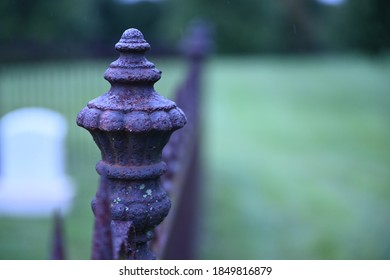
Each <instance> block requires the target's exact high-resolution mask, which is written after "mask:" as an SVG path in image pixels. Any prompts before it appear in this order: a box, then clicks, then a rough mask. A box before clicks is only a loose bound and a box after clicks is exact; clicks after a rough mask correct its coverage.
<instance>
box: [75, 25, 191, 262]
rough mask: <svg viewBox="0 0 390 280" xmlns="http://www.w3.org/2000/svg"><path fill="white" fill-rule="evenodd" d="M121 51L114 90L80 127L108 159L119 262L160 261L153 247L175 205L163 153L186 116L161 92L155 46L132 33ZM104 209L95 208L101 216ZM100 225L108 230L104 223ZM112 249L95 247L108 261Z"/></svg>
mask: <svg viewBox="0 0 390 280" xmlns="http://www.w3.org/2000/svg"><path fill="white" fill-rule="evenodd" d="M115 48H116V50H117V51H119V53H120V57H119V58H118V59H117V60H116V61H114V62H112V63H111V64H110V67H109V68H108V69H107V71H106V73H105V75H104V78H105V79H106V80H107V81H109V82H110V84H111V89H110V90H109V91H108V92H107V93H105V94H103V95H102V96H100V97H98V98H96V99H94V100H92V101H90V102H89V103H88V105H87V107H85V108H84V109H82V110H81V111H80V113H79V114H78V116H77V124H78V125H79V126H81V127H84V128H85V129H87V130H88V131H89V132H90V133H91V134H92V136H93V139H94V141H95V142H96V144H97V146H98V147H99V149H100V151H101V154H102V160H101V161H100V162H99V163H98V164H97V166H96V170H97V172H98V173H99V174H100V176H101V183H100V184H101V186H100V189H103V190H104V189H105V187H107V191H106V192H108V197H109V202H110V203H109V204H110V205H109V206H110V210H111V214H110V216H111V222H110V225H111V233H112V240H113V244H112V245H113V257H114V258H115V259H154V258H155V255H154V253H152V252H151V250H150V249H149V248H148V245H147V243H148V241H149V240H151V239H152V237H153V229H154V228H155V227H156V226H157V225H158V224H160V223H161V221H162V220H163V219H164V218H165V217H166V216H167V214H168V211H169V209H170V205H171V202H170V200H169V198H168V197H167V195H166V193H165V191H164V190H163V188H161V185H160V176H161V175H162V174H163V173H164V172H165V171H166V165H165V163H164V162H162V160H161V153H162V149H163V147H164V146H165V144H166V143H167V142H168V140H169V137H170V135H171V134H172V132H173V131H175V130H176V129H179V128H181V127H183V126H184V124H185V123H186V117H185V115H184V113H183V112H182V111H181V110H180V109H179V108H178V107H177V106H176V104H175V103H174V102H172V101H170V100H168V99H166V98H164V97H162V96H160V95H158V93H156V92H155V90H154V88H153V85H154V83H155V82H157V81H158V80H159V79H160V77H161V72H160V71H159V70H157V69H156V68H155V66H154V65H153V63H151V62H149V61H148V60H147V59H146V58H145V56H144V53H145V52H146V51H147V50H149V49H150V45H149V44H148V43H147V42H146V41H145V40H144V37H143V35H142V33H141V32H140V31H138V30H137V29H128V30H126V31H125V32H124V33H123V35H122V38H121V39H120V41H119V42H118V43H117V44H116V45H115ZM99 196H101V197H103V198H104V194H103V195H99V194H97V197H99ZM100 205H101V204H100V203H98V202H97V203H96V204H95V206H94V208H95V209H94V213H95V215H96V214H97V212H99V211H98V209H96V208H97V207H100ZM96 222H98V221H96ZM100 224H102V227H103V228H104V222H103V223H102V222H101V221H100ZM98 230H99V229H98ZM106 241H107V240H106ZM99 242H101V241H99V240H97V241H96V240H95V241H94V244H95V245H94V246H96V244H97V243H99ZM100 245H101V244H100ZM106 247H107V245H105V246H100V248H99V246H97V247H96V248H94V250H97V251H99V250H101V252H100V253H97V254H96V256H100V257H102V258H105V257H104V256H105V255H107V254H109V253H106V254H105V253H104V250H106V249H107V248H106Z"/></svg>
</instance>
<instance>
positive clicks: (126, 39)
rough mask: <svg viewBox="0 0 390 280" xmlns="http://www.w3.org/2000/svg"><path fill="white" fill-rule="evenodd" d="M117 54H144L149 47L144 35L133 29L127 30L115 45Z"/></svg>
mask: <svg viewBox="0 0 390 280" xmlns="http://www.w3.org/2000/svg"><path fill="white" fill-rule="evenodd" d="M115 49H116V50H117V51H119V52H145V51H147V50H149V49H150V45H149V43H148V42H146V41H145V39H144V35H143V34H142V33H141V31H139V30H138V29H135V28H129V29H127V30H126V31H125V32H123V34H122V37H121V39H120V40H119V42H118V43H117V44H116V45H115Z"/></svg>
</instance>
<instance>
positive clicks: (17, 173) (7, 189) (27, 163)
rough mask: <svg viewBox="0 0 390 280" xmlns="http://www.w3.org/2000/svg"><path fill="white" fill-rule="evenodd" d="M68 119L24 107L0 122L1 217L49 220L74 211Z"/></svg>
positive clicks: (46, 110)
mask: <svg viewBox="0 0 390 280" xmlns="http://www.w3.org/2000/svg"><path fill="white" fill-rule="evenodd" d="M66 133H67V125H66V120H65V118H64V117H63V116H62V115H60V114H59V113H57V112H55V111H52V110H48V109H43V108H23V109H18V110H15V111H12V112H10V113H8V114H6V115H5V116H4V117H3V118H2V120H1V123H0V136H1V139H0V214H2V215H4V214H6V215H19V216H47V215H52V214H53V212H54V211H57V210H59V211H60V212H62V213H63V214H65V213H67V212H68V211H69V210H70V206H71V202H72V198H73V194H74V188H73V184H72V181H71V179H70V177H68V176H67V175H66V174H65V150H64V139H65V136H66Z"/></svg>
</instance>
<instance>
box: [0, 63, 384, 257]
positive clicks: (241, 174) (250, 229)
mask: <svg viewBox="0 0 390 280" xmlns="http://www.w3.org/2000/svg"><path fill="white" fill-rule="evenodd" d="M151 60H152V61H153V62H154V63H155V64H156V66H157V68H159V69H160V70H162V71H163V77H162V80H161V81H160V82H158V83H157V84H156V89H157V91H158V92H159V93H160V94H162V95H164V96H169V95H171V94H172V92H173V91H174V88H175V85H177V84H178V83H179V81H180V78H181V75H182V73H183V67H184V65H183V63H181V62H179V61H178V60H172V59H161V60H155V59H151ZM109 62H110V61H109V60H107V61H97V62H91V61H86V62H77V63H76V62H58V63H44V64H29V65H24V64H21V65H16V66H8V67H6V68H4V69H3V70H2V71H1V75H0V90H1V91H0V100H1V107H0V108H1V113H2V114H4V113H5V112H7V111H9V110H11V109H14V108H17V107H20V106H31V105H33V106H45V107H50V108H53V109H55V110H58V111H60V112H61V113H63V114H64V115H65V116H66V117H67V119H68V120H69V137H68V142H67V144H68V146H67V147H68V151H69V153H68V154H69V155H68V162H69V164H68V165H69V168H68V171H69V173H70V174H71V175H72V176H73V178H74V180H75V182H76V184H77V191H78V196H77V199H76V200H75V202H74V207H73V210H72V212H71V213H70V214H69V215H68V216H67V217H66V237H67V240H66V242H67V248H68V258H71V259H88V258H89V256H90V245H91V229H92V223H93V218H92V213H91V210H90V206H89V204H90V199H91V198H92V197H93V195H94V192H95V191H96V187H97V180H98V177H97V174H96V173H95V171H94V165H95V163H96V162H97V161H98V159H99V153H98V152H97V148H96V147H95V146H94V144H93V142H92V139H91V137H90V136H89V135H88V133H87V131H84V130H83V129H81V128H78V127H77V126H76V125H75V118H76V115H77V112H78V111H79V110H80V109H81V108H82V107H83V106H85V104H86V103H87V101H89V100H91V99H92V98H94V97H96V96H98V95H100V94H102V93H104V92H105V91H107V89H108V87H109V84H108V83H107V82H105V81H104V80H103V79H102V75H103V73H104V71H105V69H106V68H107V67H108V63H109ZM389 77H390V60H389V59H388V58H387V59H383V58H382V59H381V60H379V59H378V60H373V59H369V58H364V57H351V56H340V57H293V58H290V57H261V56H258V57H236V58H233V57H218V58H215V59H213V60H212V61H210V63H209V64H208V67H207V72H206V73H205V77H204V78H205V81H206V83H205V92H204V98H203V108H202V110H203V115H202V118H203V125H204V134H203V135H202V137H203V146H204V149H203V159H204V163H205V171H206V177H205V181H204V184H203V186H202V187H203V189H202V191H203V197H204V207H202V211H201V212H200V215H201V219H200V220H201V221H202V224H201V230H200V232H201V235H200V242H199V254H200V258H204V259H389V258H390V239H389V238H388V237H389V236H390V221H389V217H390V149H389V148H390V147H389V146H390V145H389V143H390V129H389V120H390V79H389ZM50 232H51V221H50V219H25V218H23V219H11V218H7V217H0V259H44V258H47V257H48V255H49V251H50V250H49V247H50Z"/></svg>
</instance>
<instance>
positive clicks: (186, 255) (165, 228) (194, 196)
mask: <svg viewBox="0 0 390 280" xmlns="http://www.w3.org/2000/svg"><path fill="white" fill-rule="evenodd" d="M211 32H212V30H211V26H210V24H209V23H208V22H205V21H202V20H197V21H194V22H192V24H190V25H189V30H188V32H187V36H186V37H185V38H184V40H183V44H182V46H181V47H182V52H183V53H184V54H185V56H186V59H187V60H188V73H187V74H186V76H185V77H184V82H183V83H182V85H181V86H180V87H179V88H178V90H177V92H176V96H175V102H176V103H177V105H178V106H180V107H181V108H182V109H183V111H184V112H185V114H186V116H187V119H188V123H187V125H186V127H185V128H183V129H182V130H180V131H178V132H177V133H175V134H174V135H173V136H172V139H171V140H170V141H169V143H168V145H167V147H166V148H165V149H164V152H163V160H164V161H166V162H167V163H168V166H169V168H168V172H167V173H166V174H165V175H164V176H162V182H163V186H164V188H165V189H166V190H167V191H168V192H169V194H170V196H171V198H172V200H173V201H174V205H173V207H172V211H171V213H170V215H169V216H168V217H167V219H166V220H165V221H164V223H163V224H162V225H161V226H159V228H158V231H157V236H156V238H155V240H154V247H155V250H156V252H158V254H159V255H160V256H161V258H163V259H194V258H196V245H197V244H196V243H197V235H198V221H199V215H200V212H201V211H200V204H201V203H202V202H201V197H200V196H201V188H202V185H204V184H205V182H204V181H203V180H202V179H203V178H202V166H201V164H200V161H201V159H200V146H201V143H200V142H201V137H200V135H201V128H200V115H201V111H202V110H201V95H202V89H201V88H202V76H203V68H204V61H205V59H206V57H207V56H208V55H209V53H210V51H211V48H212V42H211V40H212V38H211Z"/></svg>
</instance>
